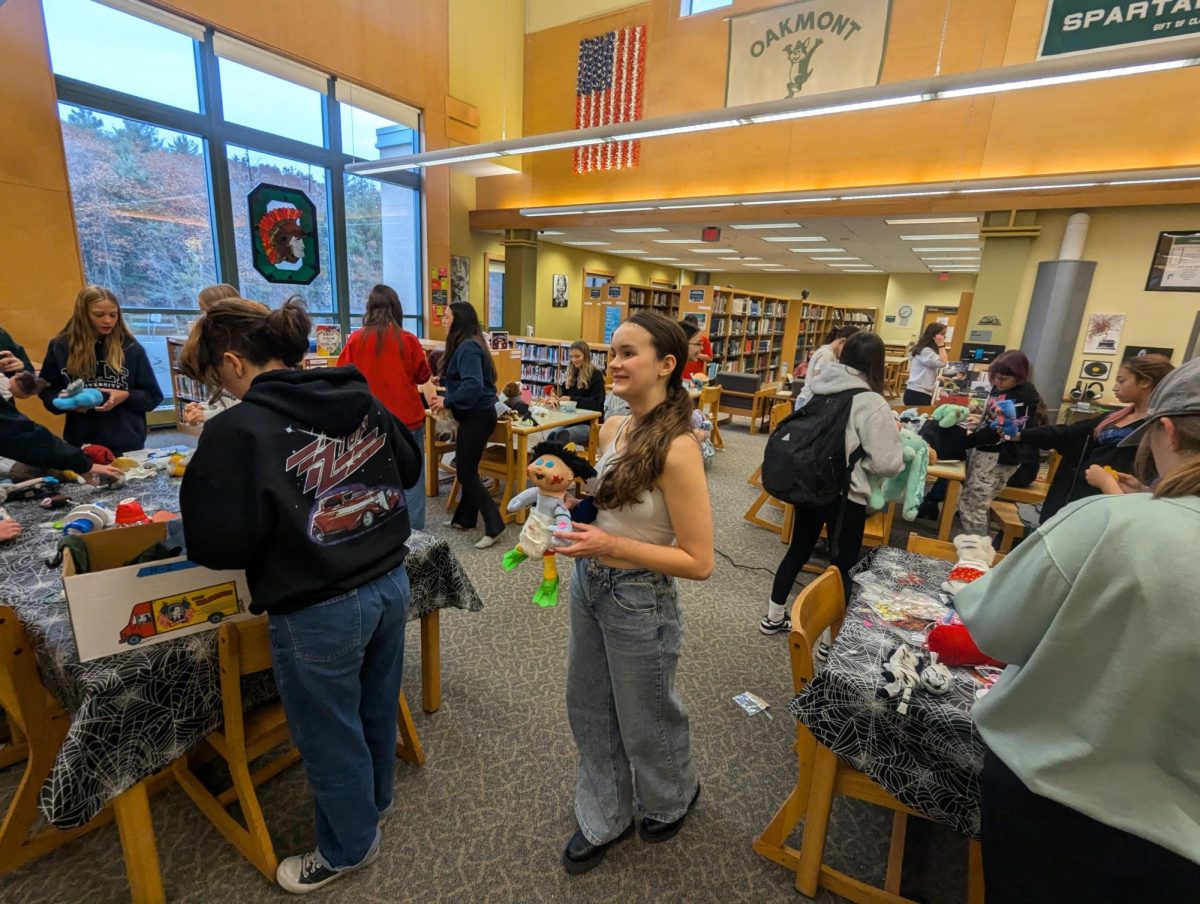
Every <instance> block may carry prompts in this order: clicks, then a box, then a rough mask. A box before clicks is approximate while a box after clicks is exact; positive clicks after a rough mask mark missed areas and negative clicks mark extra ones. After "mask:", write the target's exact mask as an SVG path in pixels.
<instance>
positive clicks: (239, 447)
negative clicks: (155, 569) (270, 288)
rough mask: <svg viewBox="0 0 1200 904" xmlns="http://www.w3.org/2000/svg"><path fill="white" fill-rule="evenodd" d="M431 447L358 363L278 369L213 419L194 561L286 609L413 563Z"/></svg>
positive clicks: (191, 515) (202, 459) (199, 452)
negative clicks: (234, 577)
mask: <svg viewBox="0 0 1200 904" xmlns="http://www.w3.org/2000/svg"><path fill="white" fill-rule="evenodd" d="M420 475H421V453H420V451H419V450H418V449H417V445H416V442H415V441H414V440H413V438H412V434H411V433H410V432H409V430H408V428H407V427H405V426H404V424H403V423H401V422H400V421H398V420H396V418H395V417H394V416H393V415H392V414H391V413H390V412H389V411H388V410H387V409H386V408H385V407H383V405H382V404H380V403H379V402H378V401H377V400H376V399H375V397H374V396H372V395H371V390H370V389H369V388H368V386H367V381H366V378H365V377H363V375H362V374H361V373H360V372H359V371H358V369H357V368H356V367H330V368H320V369H317V370H307V371H306V370H274V371H269V372H268V373H265V374H260V375H259V376H258V377H255V379H254V382H253V383H251V385H250V391H249V392H247V393H246V395H245V397H244V398H243V399H242V403H241V404H240V405H234V406H233V407H232V408H229V409H227V410H226V411H225V412H223V413H222V414H221V416H220V417H218V418H213V419H212V420H211V421H208V422H207V423H206V424H205V425H204V433H202V434H201V436H200V442H199V444H198V445H197V447H196V451H195V452H194V453H193V455H192V458H191V461H190V462H189V463H188V467H187V473H186V474H185V475H184V478H183V486H182V487H181V489H180V494H179V505H180V512H181V514H182V516H183V532H184V536H185V538H186V539H187V554H188V558H189V559H191V560H192V561H193V562H197V563H199V564H201V565H205V566H207V567H209V568H217V569H222V568H233V569H239V568H240V569H245V571H246V578H247V581H248V582H249V584H250V594H251V596H252V601H251V604H250V611H252V612H268V613H284V612H294V611H296V610H298V609H303V608H306V607H308V606H311V605H313V604H315V603H319V602H321V601H323V600H327V599H330V598H332V597H335V596H338V595H340V594H343V593H347V592H349V591H351V590H353V589H354V588H356V587H359V586H361V585H363V584H366V583H368V582H370V581H373V580H375V578H378V577H380V576H381V575H384V574H386V573H387V572H389V571H391V570H392V569H393V568H395V567H396V566H398V565H401V564H403V562H404V556H405V553H406V552H407V550H406V549H405V546H404V544H405V543H406V542H407V541H408V537H409V533H410V529H409V523H408V509H407V507H406V506H405V502H404V492H403V491H404V489H405V488H408V487H412V486H414V485H415V484H416V482H417V480H418V478H419V477H420Z"/></svg>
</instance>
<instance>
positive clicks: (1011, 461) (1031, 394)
mask: <svg viewBox="0 0 1200 904" xmlns="http://www.w3.org/2000/svg"><path fill="white" fill-rule="evenodd" d="M1005 401H1008V402H1012V403H1013V407H1014V408H1015V409H1016V416H1015V418H1014V419H1013V425H1014V426H1015V428H1016V430H1017V431H1023V430H1024V429H1025V428H1026V426H1029V427H1031V428H1032V427H1036V426H1037V424H1038V408H1039V407H1041V401H1042V399H1041V396H1039V395H1038V391H1037V390H1036V389H1035V388H1034V386H1033V384H1032V383H1021V384H1020V385H1019V386H1014V387H1013V388H1012V389H1009V390H1007V391H1005V392H1001V391H1000V390H998V389H993V390H992V391H991V393H990V394H989V395H988V397H987V405H986V407H985V408H984V412H983V418H982V419H981V420H980V422H979V427H978V429H976V430H975V431H974V432H972V433H969V434H967V448H970V449H977V450H979V451H980V452H994V453H996V454H997V455H998V456H999V461H1000V464H1002V465H1022V464H1032V465H1033V466H1034V467H1035V468H1036V463H1037V460H1038V454H1037V450H1036V449H1035V448H1033V447H1032V446H1026V445H1025V444H1024V443H1014V442H1008V441H1005V440H1003V438H1002V436H1003V433H1002V430H1003V423H1002V422H1003V421H1004V420H1007V419H1006V418H1002V416H1001V414H1000V411H999V408H998V407H997V406H998V405H999V403H1000V402H1005ZM1035 474H1036V471H1035Z"/></svg>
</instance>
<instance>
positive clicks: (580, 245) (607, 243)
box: [562, 242, 612, 248]
mask: <svg viewBox="0 0 1200 904" xmlns="http://www.w3.org/2000/svg"><path fill="white" fill-rule="evenodd" d="M562 244H563V245H578V246H579V247H581V248H582V247H586V246H597V247H598V246H600V245H611V244H612V242H562Z"/></svg>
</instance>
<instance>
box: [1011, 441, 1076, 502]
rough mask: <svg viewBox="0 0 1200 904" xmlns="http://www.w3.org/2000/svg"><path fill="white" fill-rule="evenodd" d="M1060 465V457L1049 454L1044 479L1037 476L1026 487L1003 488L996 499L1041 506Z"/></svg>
mask: <svg viewBox="0 0 1200 904" xmlns="http://www.w3.org/2000/svg"><path fill="white" fill-rule="evenodd" d="M1060 464H1062V455H1060V454H1059V453H1058V452H1051V453H1050V458H1049V459H1048V460H1047V464H1046V476H1045V477H1041V476H1039V477H1038V479H1037V480H1035V481H1034V482H1033V483H1031V484H1030V485H1029V486H1027V487H1005V488H1004V489H1003V490H1001V491H1000V495H999V496H997V497H996V498H997V499H1000V500H1002V501H1004V502H1025V503H1028V504H1029V505H1041V504H1042V503H1043V502H1045V501H1046V494H1047V493H1048V492H1049V491H1050V484H1051V483H1053V482H1054V475H1055V474H1057V473H1058V466H1059V465H1060Z"/></svg>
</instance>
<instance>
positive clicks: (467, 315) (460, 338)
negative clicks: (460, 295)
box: [438, 301, 496, 383]
mask: <svg viewBox="0 0 1200 904" xmlns="http://www.w3.org/2000/svg"><path fill="white" fill-rule="evenodd" d="M450 312H451V313H452V314H453V315H454V322H453V323H452V324H450V332H449V333H447V334H446V354H445V355H443V356H442V360H441V370H440V371H438V373H442V374H444V373H445V372H446V368H447V367H449V366H450V359H452V358H453V357H454V352H455V350H456V349H457V348H458V347H459V346H460V345H462V344H463V343H464V342H476V343H478V344H479V347H480V348H481V349H483V360H484V361H485V362H486V371H485V375H487V376H488V379H489V380H490V381H491V382H492V383H495V382H496V365H495V363H494V362H493V361H492V350H491V349H490V348H488V346H487V343H486V342H484V341H483V330H482V329H481V328H480V326H479V315H478V314H477V313H476V312H475V308H473V307H472V306H471V305H470V304H468V303H467V302H465V301H454V302H451V303H450Z"/></svg>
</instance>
